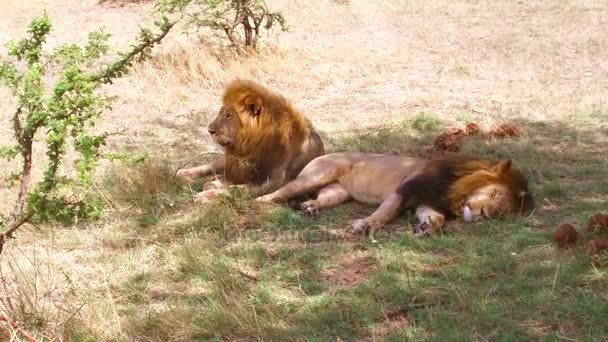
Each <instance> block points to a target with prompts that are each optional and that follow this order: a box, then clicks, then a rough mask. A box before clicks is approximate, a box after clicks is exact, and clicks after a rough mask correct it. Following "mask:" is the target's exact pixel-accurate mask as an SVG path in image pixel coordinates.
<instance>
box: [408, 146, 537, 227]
mask: <svg viewBox="0 0 608 342" xmlns="http://www.w3.org/2000/svg"><path fill="white" fill-rule="evenodd" d="M495 165H497V163H496V162H493V161H489V160H482V159H479V158H474V157H471V156H466V155H448V156H442V157H440V158H435V159H431V160H429V161H428V163H427V164H426V165H425V167H424V168H423V169H422V170H421V171H420V172H419V173H418V174H416V175H413V176H410V177H409V179H407V180H405V181H404V182H403V183H401V185H400V186H399V187H398V188H397V193H398V194H400V195H401V197H402V198H403V199H404V203H403V209H404V210H413V209H416V208H417V207H418V206H420V205H427V206H430V207H432V208H433V209H435V210H437V211H439V212H440V213H442V214H444V215H446V218H447V217H453V216H455V215H457V214H458V212H457V210H455V208H458V207H459V205H460V203H455V202H460V201H461V200H462V199H464V198H465V197H466V196H467V195H468V194H469V193H470V192H471V191H473V190H475V189H476V188H477V186H479V185H482V184H489V183H490V180H493V181H498V182H500V183H502V184H505V185H507V186H508V187H509V189H511V190H513V191H514V193H513V197H514V198H513V199H512V200H513V203H520V210H519V211H520V212H527V211H530V210H531V209H532V208H533V207H534V201H533V199H532V194H531V193H530V191H529V190H528V182H527V179H526V177H525V176H524V175H523V173H521V171H519V170H517V169H516V168H515V167H511V168H510V169H509V171H508V172H506V173H505V174H504V175H500V176H496V177H493V175H495V173H492V172H494V170H493V168H494V166H495ZM480 170H486V171H489V172H487V173H481V174H479V173H475V172H476V171H480ZM473 174H474V175H473ZM471 175H472V176H471Z"/></svg>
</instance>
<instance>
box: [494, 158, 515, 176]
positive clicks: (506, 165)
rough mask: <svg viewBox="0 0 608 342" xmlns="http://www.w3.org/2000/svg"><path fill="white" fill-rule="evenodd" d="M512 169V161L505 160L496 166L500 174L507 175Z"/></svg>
mask: <svg viewBox="0 0 608 342" xmlns="http://www.w3.org/2000/svg"><path fill="white" fill-rule="evenodd" d="M509 169H511V159H507V160H503V161H501V162H500V163H498V165H497V166H496V170H497V171H498V173H505V172H507V171H509Z"/></svg>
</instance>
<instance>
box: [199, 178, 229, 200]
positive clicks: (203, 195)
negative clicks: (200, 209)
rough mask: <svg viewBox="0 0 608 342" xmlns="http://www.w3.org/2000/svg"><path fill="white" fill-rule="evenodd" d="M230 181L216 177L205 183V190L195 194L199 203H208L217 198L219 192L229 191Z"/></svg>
mask: <svg viewBox="0 0 608 342" xmlns="http://www.w3.org/2000/svg"><path fill="white" fill-rule="evenodd" d="M228 187H229V185H228V183H226V182H224V181H222V180H219V179H215V180H212V181H210V182H207V183H205V184H204V185H203V191H201V192H199V193H197V194H196V195H195V196H194V201H195V202H197V203H208V202H211V201H212V200H213V199H215V198H216V197H217V196H218V195H219V194H222V193H227V192H228Z"/></svg>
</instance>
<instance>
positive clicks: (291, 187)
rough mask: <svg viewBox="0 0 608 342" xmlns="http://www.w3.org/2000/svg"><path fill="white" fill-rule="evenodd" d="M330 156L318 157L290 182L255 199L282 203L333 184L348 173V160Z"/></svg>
mask: <svg viewBox="0 0 608 342" xmlns="http://www.w3.org/2000/svg"><path fill="white" fill-rule="evenodd" d="M330 157H331V155H327V156H323V157H319V158H317V159H315V160H313V161H312V162H311V163H310V164H308V165H307V166H306V167H305V168H304V169H303V170H302V172H300V174H299V175H298V177H296V178H295V179H294V180H292V181H291V182H289V183H287V184H285V185H284V186H283V187H281V188H279V189H278V190H276V191H274V192H272V193H270V194H267V195H264V196H260V197H258V198H256V200H257V201H259V202H283V201H287V200H289V199H291V198H293V197H295V196H300V195H306V194H309V193H311V192H314V191H317V190H319V189H320V188H322V187H324V186H325V185H327V184H330V183H333V182H335V181H336V180H338V178H340V177H341V176H342V175H343V174H345V173H347V172H348V171H350V169H351V168H352V163H351V162H350V161H348V160H342V159H331V158H330Z"/></svg>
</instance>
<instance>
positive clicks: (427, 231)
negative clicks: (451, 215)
mask: <svg viewBox="0 0 608 342" xmlns="http://www.w3.org/2000/svg"><path fill="white" fill-rule="evenodd" d="M432 228H433V227H432V225H431V224H430V223H428V222H421V223H420V224H419V225H417V226H416V228H414V236H417V237H423V236H429V235H431V233H432V231H433V229H432Z"/></svg>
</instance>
